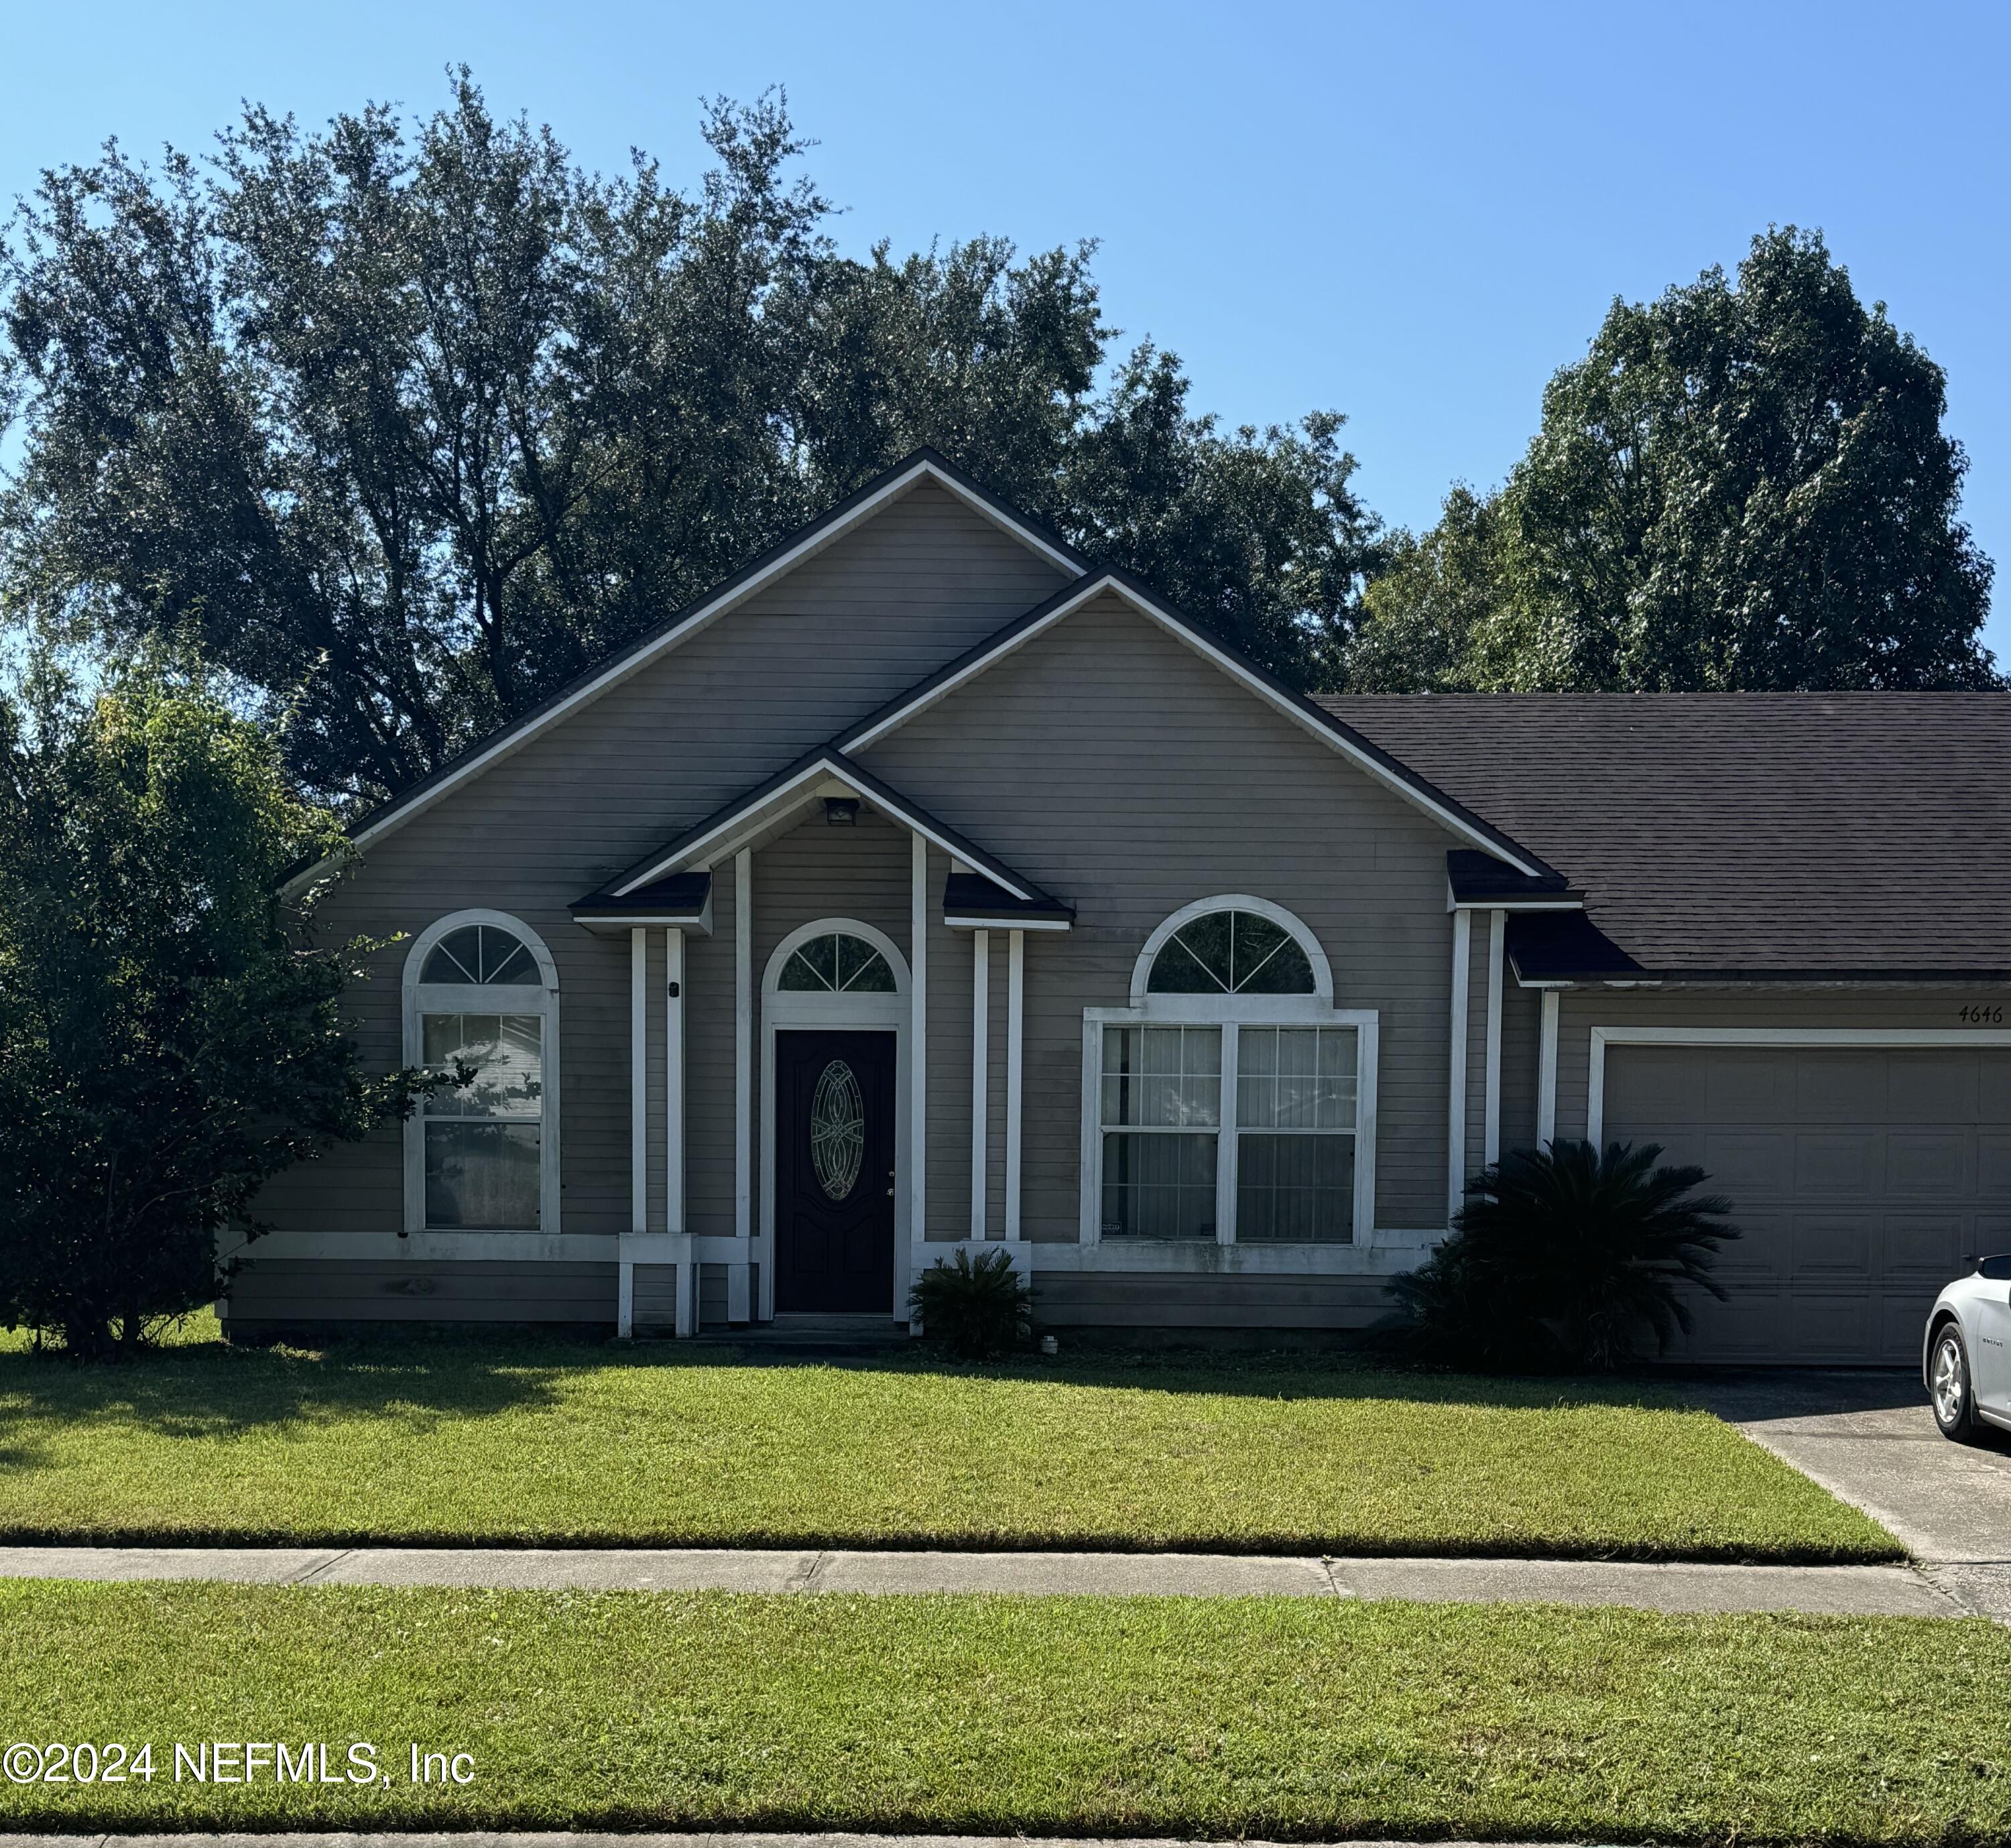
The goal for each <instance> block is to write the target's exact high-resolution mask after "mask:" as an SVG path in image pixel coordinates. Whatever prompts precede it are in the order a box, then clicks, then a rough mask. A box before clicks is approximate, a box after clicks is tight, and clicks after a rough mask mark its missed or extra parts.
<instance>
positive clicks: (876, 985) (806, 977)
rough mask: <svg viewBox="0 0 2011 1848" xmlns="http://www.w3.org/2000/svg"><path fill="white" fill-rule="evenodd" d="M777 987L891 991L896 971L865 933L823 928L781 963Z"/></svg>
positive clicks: (801, 990) (843, 991)
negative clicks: (861, 935) (822, 930)
mask: <svg viewBox="0 0 2011 1848" xmlns="http://www.w3.org/2000/svg"><path fill="white" fill-rule="evenodd" d="M775 985H776V987H777V988H781V989H785V990H788V991H791V992H796V993H803V994H825V995H891V994H892V993H894V992H895V985H894V971H893V970H892V968H890V967H888V962H887V959H886V958H885V957H884V956H882V955H881V953H880V952H879V951H878V950H877V949H874V947H873V945H871V944H870V943H868V942H867V941H866V939H865V938H863V937H855V936H854V935H852V933H851V932H850V931H824V932H820V933H819V934H818V935H816V936H814V937H813V938H810V940H809V941H808V942H806V943H803V944H799V945H798V946H797V947H796V949H795V950H794V951H793V952H791V954H790V956H789V960H788V961H787V962H786V963H784V964H783V965H782V973H781V975H780V976H779V977H778V978H777V980H776V983H775Z"/></svg>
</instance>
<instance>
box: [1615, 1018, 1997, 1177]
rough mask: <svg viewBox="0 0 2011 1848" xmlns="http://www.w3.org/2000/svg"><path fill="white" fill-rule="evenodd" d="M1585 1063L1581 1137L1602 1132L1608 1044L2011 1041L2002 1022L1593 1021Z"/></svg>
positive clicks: (1812, 1045)
mask: <svg viewBox="0 0 2011 1848" xmlns="http://www.w3.org/2000/svg"><path fill="white" fill-rule="evenodd" d="M1590 1038H1591V1046H1590V1050H1589V1055H1588V1056H1587V1059H1586V1103H1585V1119H1586V1122H1585V1139H1586V1141H1588V1142H1589V1143H1591V1144H1592V1145H1593V1147H1594V1148H1598V1147H1600V1145H1601V1143H1602V1141H1603V1138H1604V1136H1605V1134H1606V1049H1607V1047H1608V1046H1609V1045H1614V1046H1801V1047H1808V1048H1815V1049H1820V1048H1822V1047H1824V1046H1915V1047H1927V1046H2011V1027H1593V1028H1592V1029H1590Z"/></svg>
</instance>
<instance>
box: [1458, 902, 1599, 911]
mask: <svg viewBox="0 0 2011 1848" xmlns="http://www.w3.org/2000/svg"><path fill="white" fill-rule="evenodd" d="M1446 909H1447V910H1448V911H1582V910H1584V909H1585V900H1584V899H1449V900H1448V901H1447V904H1446Z"/></svg>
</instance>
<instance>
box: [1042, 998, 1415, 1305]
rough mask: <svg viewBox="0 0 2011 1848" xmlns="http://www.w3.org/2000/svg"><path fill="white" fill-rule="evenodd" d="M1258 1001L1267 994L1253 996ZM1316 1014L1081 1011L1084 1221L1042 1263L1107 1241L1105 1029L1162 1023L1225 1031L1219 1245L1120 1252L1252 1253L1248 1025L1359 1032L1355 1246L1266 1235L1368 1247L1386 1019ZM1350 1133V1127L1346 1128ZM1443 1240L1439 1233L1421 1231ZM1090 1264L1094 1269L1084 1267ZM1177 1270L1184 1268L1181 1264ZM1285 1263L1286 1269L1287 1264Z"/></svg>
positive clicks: (1153, 1243)
mask: <svg viewBox="0 0 2011 1848" xmlns="http://www.w3.org/2000/svg"><path fill="white" fill-rule="evenodd" d="M1151 999H1153V1000H1155V1001H1162V1002H1176V1001H1185V1000H1189V999H1192V997H1191V996H1188V995H1154V996H1152V997H1151ZM1250 999H1251V1000H1253V1001H1255V1000H1260V999H1263V997H1262V996H1258V995H1252V996H1251V997H1250ZM1270 999H1272V1000H1274V1001H1276V1000H1305V999H1309V998H1308V997H1307V996H1304V995H1300V996H1291V995H1284V996H1278V995H1273V996H1272V997H1271V998H1270ZM1318 1006H1319V1013H1318V1014H1317V1015H1314V1014H1309V1013H1304V1012H1302V1011H1294V1013H1291V1014H1290V1016H1288V1017H1269V1018H1266V1017H1255V1016H1254V1015H1251V1014H1245V1015H1244V1016H1243V1017H1241V1018H1240V1019H1237V1018H1234V1017H1232V1018H1230V1019H1229V1020H1223V1021H1219V1022H1218V1021H1217V1020H1195V1019H1192V1018H1189V1019H1187V1020H1176V1018H1175V1017H1169V1014H1168V1013H1166V1012H1165V1011H1163V1010H1161V1009H1151V1008H1140V1007H1086V1008H1084V1009H1083V1010H1082V1112H1081V1115H1082V1143H1081V1151H1080V1174H1081V1196H1080V1210H1079V1216H1078V1220H1077V1244H1076V1245H1072V1246H1055V1247H1050V1246H1047V1245H1043V1246H1042V1247H1041V1268H1042V1269H1047V1268H1049V1265H1048V1252H1050V1251H1051V1250H1053V1251H1062V1250H1068V1251H1073V1250H1075V1249H1077V1248H1087V1247H1090V1246H1092V1245H1101V1244H1102V1242H1103V1216H1102V1196H1103V1134H1102V1089H1103V1030H1104V1028H1105V1027H1137V1026H1144V1025H1150V1024H1154V1023H1162V1024H1166V1025H1173V1024H1180V1025H1183V1026H1192V1027H1213V1026H1215V1025H1217V1024H1219V1025H1220V1027H1221V1029H1222V1042H1223V1049H1222V1107H1221V1110H1220V1113H1219V1115H1220V1123H1219V1127H1218V1128H1217V1131H1216V1145H1215V1148H1216V1153H1215V1239H1214V1241H1213V1243H1212V1244H1209V1243H1208V1241H1203V1240H1200V1239H1163V1240H1162V1239H1141V1238H1125V1239H1119V1240H1113V1241H1112V1248H1113V1249H1116V1250H1120V1251H1124V1252H1130V1251H1134V1250H1135V1251H1151V1250H1159V1249H1161V1248H1184V1247H1187V1246H1189V1245H1195V1246H1205V1247H1206V1248H1209V1249H1213V1248H1215V1247H1216V1246H1219V1247H1221V1248H1224V1249H1229V1248H1234V1249H1237V1250H1252V1249H1256V1248H1257V1247H1255V1246H1243V1245H1238V1244H1237V1243H1236V1223H1235V1222H1236V1162H1237V1146H1236V1145H1237V1137H1238V1135H1239V1134H1240V1129H1239V1126H1238V1125H1237V1122H1236V1114H1235V1113H1236V1090H1235V1081H1236V1066H1235V1063H1234V1062H1235V1058H1236V1054H1237V1042H1238V1040H1239V1038H1240V1028H1241V1027H1245V1026H1248V1027H1291V1026H1318V1027H1353V1028H1354V1031H1355V1066H1354V1072H1355V1092H1354V1227H1353V1231H1354V1239H1353V1241H1352V1244H1351V1245H1350V1246H1349V1247H1347V1248H1358V1247H1361V1246H1365V1245H1367V1244H1369V1243H1370V1242H1371V1241H1372V1240H1373V1239H1374V1238H1375V1237H1376V1231H1375V1226H1376V1124H1377V1117H1376V1085H1377V1081H1378V1077H1379V1073H1380V1071H1381V1056H1380V1051H1379V1035H1380V1032H1381V1027H1380V1024H1379V1022H1380V1018H1381V1017H1380V1016H1379V1014H1378V1013H1376V1010H1375V1009H1372V1008H1344V1007H1332V1006H1328V1005H1327V1004H1326V1002H1319V1003H1318ZM1341 1133H1345V1132H1341ZM1420 1236H1421V1237H1422V1236H1429V1237H1433V1238H1436V1237H1439V1236H1440V1234H1437V1233H1436V1232H1434V1233H1432V1234H1420ZM1263 1248H1265V1249H1269V1250H1276V1251H1282V1252H1318V1251H1323V1250H1328V1249H1332V1248H1340V1247H1337V1245H1336V1244H1333V1243H1332V1242H1330V1241H1321V1242H1319V1243H1318V1244H1284V1243H1281V1242H1279V1241H1272V1240H1269V1239H1266V1240H1265V1241H1263ZM1084 1268H1087V1267H1084ZM1102 1268H1107V1269H1115V1270H1123V1269H1131V1268H1138V1269H1151V1268H1155V1267H1154V1266H1150V1265H1140V1266H1129V1265H1127V1264H1126V1263H1124V1262H1122V1261H1118V1262H1112V1263H1111V1264H1109V1266H1102ZM1176 1268H1177V1267H1176ZM1280 1268H1281V1269H1283V1268H1287V1267H1285V1266H1280Z"/></svg>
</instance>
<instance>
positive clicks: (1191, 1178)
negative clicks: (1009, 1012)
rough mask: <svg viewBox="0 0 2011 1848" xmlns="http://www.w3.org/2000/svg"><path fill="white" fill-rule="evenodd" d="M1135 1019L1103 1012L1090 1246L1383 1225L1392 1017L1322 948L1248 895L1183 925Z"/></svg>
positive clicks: (1088, 1203) (1093, 1025)
mask: <svg viewBox="0 0 2011 1848" xmlns="http://www.w3.org/2000/svg"><path fill="white" fill-rule="evenodd" d="M1131 1002H1132V1004H1131V1006H1130V1007H1128V1008H1109V1009H1102V1008H1092V1009H1088V1010H1087V1013H1086V1016H1085V1021H1084V1025H1085V1031H1087V1034H1088V1035H1089V1044H1088V1045H1087V1049H1086V1051H1087V1056H1089V1058H1090V1059H1091V1061H1092V1068H1093V1070H1094V1072H1095V1074H1096V1078H1097V1083H1096V1085H1095V1088H1094V1095H1092V1096H1091V1097H1090V1098H1086V1099H1085V1100H1084V1101H1085V1107H1086V1108H1087V1109H1090V1110H1092V1111H1093V1112H1094V1117H1093V1119H1092V1122H1091V1124H1090V1125H1089V1126H1087V1127H1090V1128H1092V1129H1093V1130H1094V1134H1093V1135H1091V1136H1086V1138H1085V1150H1086V1151H1087V1150H1088V1149H1090V1148H1094V1151H1095V1154H1096V1159H1095V1162H1094V1166H1095V1170H1096V1173H1095V1174H1094V1177H1090V1176H1087V1175H1085V1177H1084V1236H1085V1237H1101V1238H1111V1239H1119V1238H1137V1239H1153V1240H1159V1239H1206V1240H1212V1241H1216V1242H1219V1243H1221V1244H1230V1243H1239V1244H1330V1243H1346V1242H1348V1241H1352V1240H1354V1239H1357V1238H1365V1237H1366V1236H1367V1235H1368V1234H1369V1231H1370V1230H1371V1229H1372V1225H1373V1202H1372V1182H1373V1172H1372V1171H1373V1161H1374V1123H1375V1074H1376V1016H1375V1015H1374V1014H1373V1013H1368V1012H1364V1011H1359V1010H1343V1009H1337V1008H1336V1007H1335V1006H1333V972H1332V970H1331V968H1330V967H1329V964H1328V962H1327V960H1326V955H1325V954H1324V952H1322V950H1321V949H1320V946H1319V942H1318V940H1317V939H1316V938H1315V937H1314V936H1313V934H1312V931H1309V930H1308V929H1307V928H1306V927H1305V926H1304V924H1302V923H1301V922H1300V920H1298V919H1297V918H1296V917H1294V916H1293V915H1292V914H1291V913H1290V912H1289V911H1287V910H1284V909H1283V907H1282V906H1277V905H1274V904H1272V903H1269V901H1268V900H1266V899H1258V898H1253V897H1250V896H1247V895H1240V894H1233V895H1227V896H1223V897H1221V898H1217V899H1202V900H1201V901H1199V902H1198V903H1194V904H1192V905H1189V906H1184V907H1183V908H1182V909H1181V910H1179V911H1176V912H1175V913H1173V916H1172V917H1169V918H1168V919H1166V920H1165V922H1163V923H1162V924H1160V926H1159V928H1158V929H1157V930H1155V931H1153V932H1152V934H1151V936H1150V937H1149V938H1148V939H1147V940H1146V943H1145V946H1144V949H1143V950H1141V952H1140V953H1139V956H1138V960H1137V964H1136V965H1135V967H1134V970H1133V973H1132V980H1131Z"/></svg>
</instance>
